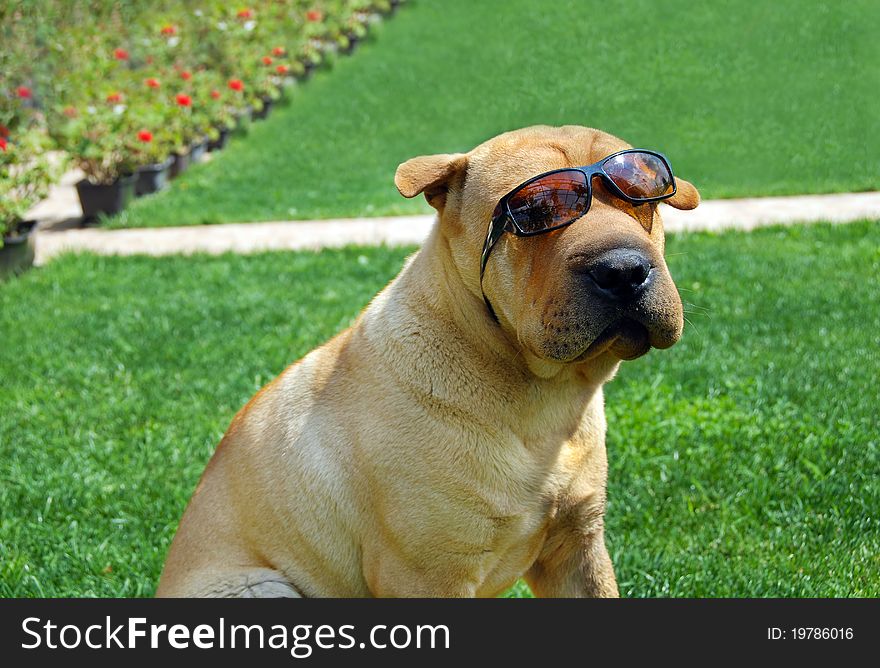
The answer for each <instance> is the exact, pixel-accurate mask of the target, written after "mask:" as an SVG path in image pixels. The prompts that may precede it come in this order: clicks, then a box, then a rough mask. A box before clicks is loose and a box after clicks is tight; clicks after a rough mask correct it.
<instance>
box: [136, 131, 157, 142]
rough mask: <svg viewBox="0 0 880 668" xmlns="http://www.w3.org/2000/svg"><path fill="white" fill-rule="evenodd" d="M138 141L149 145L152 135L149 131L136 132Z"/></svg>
mask: <svg viewBox="0 0 880 668" xmlns="http://www.w3.org/2000/svg"><path fill="white" fill-rule="evenodd" d="M138 139H140V140H141V141H142V142H144V143H145V144H149V143H150V142H151V141H153V133H152V132H150V131H149V130H141V131H140V132H138Z"/></svg>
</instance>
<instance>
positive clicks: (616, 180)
mask: <svg viewBox="0 0 880 668" xmlns="http://www.w3.org/2000/svg"><path fill="white" fill-rule="evenodd" d="M594 176H598V177H600V178H601V179H602V183H603V184H604V185H605V187H606V189H607V190H608V192H610V193H611V194H612V195H614V196H615V197H619V198H620V199H622V200H625V201H627V202H629V203H631V204H644V203H646V202H657V201H660V200H664V199H668V198H670V197H672V196H673V195H675V178H674V177H673V175H672V168H671V167H670V166H669V161H668V160H667V159H666V157H665V156H663V155H662V154H660V153H657V152H655V151H646V150H644V149H640V148H631V149H627V150H625V151H619V152H618V153H613V154H612V155H609V156H608V157H607V158H602V160H600V161H599V162H595V163H593V164H592V165H587V166H584V167H565V168H563V169H554V170H553V171H550V172H545V173H544V174H539V175H538V176H535V177H533V178H531V179H529V180H528V181H526V182H524V183H521V184H520V185H518V186H517V187H516V188H514V189H513V190H511V191H510V192H509V193H507V194H506V195H505V196H504V197H502V198H501V199H500V200H499V201H498V206H496V207H495V211H494V213H493V214H492V220H491V221H489V232H488V234H487V235H486V242H485V244H483V254H482V256H481V258H480V289H481V290H482V287H483V274H484V273H485V271H486V263H487V262H488V261H489V254H490V253H491V252H492V248H494V247H495V244H497V243H498V240H499V239H500V238H501V236H502V235H503V234H504V233H505V232H510V233H511V234H514V235H516V236H518V237H531V236H534V235H536V234H544V233H546V232H552V231H553V230H558V229H560V228H562V227H565V226H566V225H571V224H572V223H573V222H574V221H576V220H578V219H579V218H581V217H583V216H584V215H586V213H587V212H588V211H589V210H590V204H591V203H592V201H593V185H592V184H593V177H594ZM483 299H484V300H485V301H486V305H487V306H488V307H489V311H490V313H492V314H493V315H494V311H493V310H492V306H491V305H490V304H489V300H488V299H487V298H486V293H485V292H484V293H483Z"/></svg>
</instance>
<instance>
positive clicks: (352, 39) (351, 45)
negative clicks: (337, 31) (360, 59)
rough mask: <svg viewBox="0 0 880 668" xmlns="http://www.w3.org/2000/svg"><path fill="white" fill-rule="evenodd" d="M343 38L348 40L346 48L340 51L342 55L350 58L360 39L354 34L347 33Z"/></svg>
mask: <svg viewBox="0 0 880 668" xmlns="http://www.w3.org/2000/svg"><path fill="white" fill-rule="evenodd" d="M345 37H346V38H347V39H348V46H347V47H345V48H344V49H343V50H342V53H344V54H345V55H346V56H350V55H351V54H352V53H354V50H355V47H357V45H358V42H359V41H360V39H361V38H360V37H358V36H357V35H355V34H354V33H349V34H348V35H346V36H345Z"/></svg>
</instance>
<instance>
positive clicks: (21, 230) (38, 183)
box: [0, 126, 55, 278]
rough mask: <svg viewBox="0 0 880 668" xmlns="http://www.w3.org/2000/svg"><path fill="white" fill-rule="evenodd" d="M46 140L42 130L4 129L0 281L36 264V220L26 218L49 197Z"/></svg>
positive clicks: (0, 144) (0, 145)
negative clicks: (39, 203)
mask: <svg viewBox="0 0 880 668" xmlns="http://www.w3.org/2000/svg"><path fill="white" fill-rule="evenodd" d="M46 139H47V138H46V136H45V135H44V134H43V133H42V131H41V130H40V129H38V128H31V129H28V130H22V129H20V128H16V131H10V130H9V129H7V127H6V126H2V128H0V278H2V277H5V276H8V275H10V274H18V273H20V272H22V271H24V270H25V269H27V268H28V267H30V266H31V265H32V264H33V261H34V250H33V244H32V243H31V242H30V236H31V233H32V232H33V230H34V227H35V226H36V221H34V220H24V216H25V214H26V212H27V211H28V209H30V208H31V207H32V206H33V205H34V204H36V203H37V202H39V201H40V200H41V199H43V198H44V197H45V196H46V194H47V193H48V191H49V185H50V184H51V182H52V179H53V176H54V172H55V170H53V169H52V166H51V164H50V161H49V159H48V157H47V155H46Z"/></svg>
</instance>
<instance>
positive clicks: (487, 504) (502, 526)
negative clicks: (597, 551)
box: [423, 443, 583, 596]
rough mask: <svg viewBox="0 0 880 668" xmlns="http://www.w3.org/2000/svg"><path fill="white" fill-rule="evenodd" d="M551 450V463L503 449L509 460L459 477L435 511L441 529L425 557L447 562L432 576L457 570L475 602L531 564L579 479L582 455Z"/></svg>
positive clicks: (504, 585)
mask: <svg viewBox="0 0 880 668" xmlns="http://www.w3.org/2000/svg"><path fill="white" fill-rule="evenodd" d="M556 450H557V452H556V454H555V456H552V457H550V456H548V455H546V454H541V451H540V450H536V451H532V450H529V449H527V448H525V447H521V448H520V449H518V450H517V449H509V450H508V452H509V453H511V452H512V453H513V454H511V455H508V457H506V458H495V459H494V460H492V459H490V460H489V464H488V465H485V466H483V467H480V468H479V469H472V470H471V471H470V472H468V473H463V474H461V476H460V479H459V483H460V484H459V485H458V487H457V489H456V490H455V493H453V494H450V495H449V496H447V498H446V499H445V500H444V501H443V502H442V503H439V504H438V505H437V506H436V507H435V508H434V510H435V512H436V513H437V515H436V516H435V518H436V519H440V518H442V521H440V522H438V523H436V524H435V525H434V526H436V527H438V529H439V530H438V531H437V532H432V534H433V535H431V537H430V538H429V539H428V542H429V543H431V544H430V545H425V546H424V547H425V548H426V552H423V554H434V555H436V558H437V561H438V562H440V561H443V562H445V563H444V564H440V563H437V564H435V567H436V568H449V567H451V568H452V569H453V570H456V569H457V571H458V574H457V575H458V577H459V578H460V579H461V580H462V581H467V582H471V583H473V586H474V592H473V593H474V594H475V595H478V596H491V595H495V594H498V593H500V592H501V591H503V590H504V589H506V588H507V587H509V586H510V585H511V584H512V583H513V581H515V579H516V578H517V577H519V576H520V575H522V574H523V573H524V572H525V571H526V570H528V569H529V568H530V567H531V565H532V564H533V563H534V561H535V559H536V558H537V556H538V554H539V553H540V551H541V549H542V547H543V545H544V541H545V538H546V535H547V532H548V530H549V528H550V527H551V525H552V523H553V520H554V519H555V517H556V514H557V511H558V508H559V504H560V501H561V500H562V499H563V498H564V497H565V496H566V495H567V494H568V493H569V491H570V490H571V487H572V484H573V481H574V480H575V479H576V478H577V476H578V472H579V468H580V465H581V462H582V459H583V457H582V456H581V455H582V452H581V449H580V448H578V447H577V446H572V445H571V444H568V443H566V444H564V445H563V446H562V447H559V446H557V447H556ZM426 538H427V536H426Z"/></svg>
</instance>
